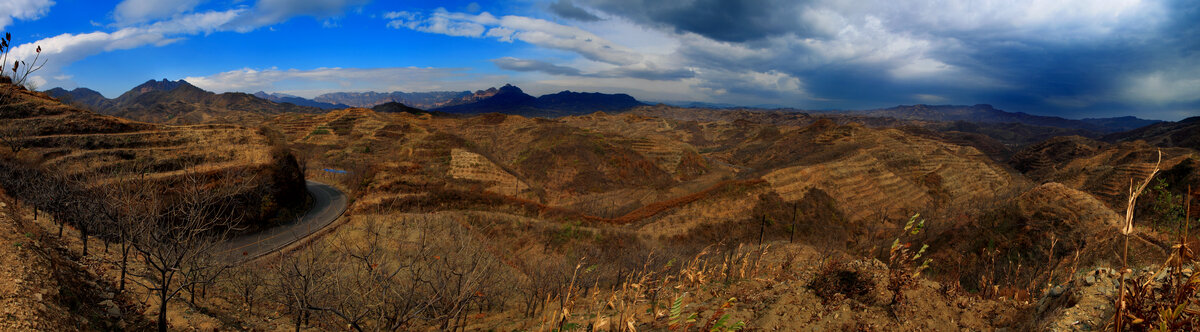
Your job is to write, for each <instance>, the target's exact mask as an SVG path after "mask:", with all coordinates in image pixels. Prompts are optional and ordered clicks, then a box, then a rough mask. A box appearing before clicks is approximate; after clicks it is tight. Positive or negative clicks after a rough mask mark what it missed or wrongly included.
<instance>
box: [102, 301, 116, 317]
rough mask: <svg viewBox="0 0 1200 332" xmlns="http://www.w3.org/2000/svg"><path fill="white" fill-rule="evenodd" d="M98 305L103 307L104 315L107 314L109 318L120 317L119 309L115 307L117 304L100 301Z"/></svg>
mask: <svg viewBox="0 0 1200 332" xmlns="http://www.w3.org/2000/svg"><path fill="white" fill-rule="evenodd" d="M100 305H101V306H104V308H105V313H107V314H108V316H109V317H121V307H119V306H117V304H116V303H114V302H113V301H112V300H104V301H100Z"/></svg>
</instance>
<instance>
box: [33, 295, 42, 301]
mask: <svg viewBox="0 0 1200 332" xmlns="http://www.w3.org/2000/svg"><path fill="white" fill-rule="evenodd" d="M33 300H34V301H38V302H42V293H35V294H33Z"/></svg>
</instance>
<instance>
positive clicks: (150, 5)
mask: <svg viewBox="0 0 1200 332" xmlns="http://www.w3.org/2000/svg"><path fill="white" fill-rule="evenodd" d="M203 1H204V0H124V1H121V3H119V4H117V8H116V9H115V10H113V18H114V19H116V21H117V23H118V24H121V25H130V24H137V23H144V22H148V21H152V20H158V19H163V18H168V17H171V16H174V15H176V14H181V13H185V12H188V11H191V10H192V9H193V8H196V6H197V5H199V4H200V3H201V2H203Z"/></svg>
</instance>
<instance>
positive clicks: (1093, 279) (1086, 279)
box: [1083, 274, 1096, 286]
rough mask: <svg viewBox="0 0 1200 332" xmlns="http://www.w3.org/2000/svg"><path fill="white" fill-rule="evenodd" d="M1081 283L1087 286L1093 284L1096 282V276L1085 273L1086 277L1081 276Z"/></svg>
mask: <svg viewBox="0 0 1200 332" xmlns="http://www.w3.org/2000/svg"><path fill="white" fill-rule="evenodd" d="M1083 283H1084V284H1086V285H1088V286H1091V285H1095V284H1096V276H1095V275H1091V274H1089V275H1087V277H1084V278H1083Z"/></svg>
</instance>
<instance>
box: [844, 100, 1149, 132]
mask: <svg viewBox="0 0 1200 332" xmlns="http://www.w3.org/2000/svg"><path fill="white" fill-rule="evenodd" d="M833 112H836V113H843V114H850V115H859V116H869V117H890V118H896V119H902V120H925V121H939V122H956V121H966V122H977V123H1021V124H1027V125H1033V126H1043V127H1056V128H1066V129H1080V130H1087V131H1092V132H1096V133H1101V134H1106V133H1114V132H1121V131H1128V130H1133V129H1136V128H1141V127H1145V126H1148V125H1152V124H1155V123H1159V122H1162V121H1158V120H1145V119H1139V118H1136V117H1133V116H1124V117H1116V118H1090V119H1082V120H1072V119H1066V118H1061V117H1057V116H1043V115H1033V114H1028V113H1024V112H1006V111H1003V110H999V109H996V108H994V107H992V105H988V104H978V105H973V106H961V105H923V104H921V105H902V106H896V107H891V108H883V109H874V110H864V111H833Z"/></svg>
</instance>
